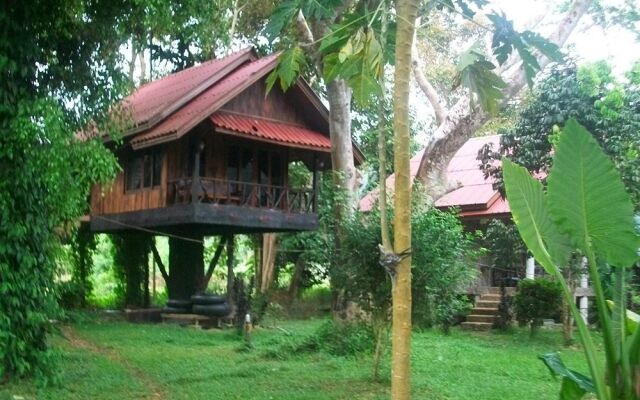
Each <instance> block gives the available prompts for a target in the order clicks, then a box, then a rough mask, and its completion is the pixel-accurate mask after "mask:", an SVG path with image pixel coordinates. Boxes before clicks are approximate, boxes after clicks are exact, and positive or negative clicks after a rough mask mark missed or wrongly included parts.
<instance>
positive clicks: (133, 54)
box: [129, 36, 138, 86]
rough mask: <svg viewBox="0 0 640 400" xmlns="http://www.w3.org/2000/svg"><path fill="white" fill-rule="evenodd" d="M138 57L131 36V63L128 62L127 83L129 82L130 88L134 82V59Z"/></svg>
mask: <svg viewBox="0 0 640 400" xmlns="http://www.w3.org/2000/svg"><path fill="white" fill-rule="evenodd" d="M137 57H138V52H137V51H136V43H135V39H134V38H133V36H132V37H131V61H130V62H129V81H130V82H131V86H133V85H134V84H133V82H134V78H135V76H134V74H135V70H136V58H137Z"/></svg>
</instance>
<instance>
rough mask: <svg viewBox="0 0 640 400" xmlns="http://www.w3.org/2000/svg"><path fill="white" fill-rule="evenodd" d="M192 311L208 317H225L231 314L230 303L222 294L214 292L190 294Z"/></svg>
mask: <svg viewBox="0 0 640 400" xmlns="http://www.w3.org/2000/svg"><path fill="white" fill-rule="evenodd" d="M191 302H192V303H193V313H194V314H199V315H207V316H209V317H226V316H227V315H229V314H231V305H230V304H229V303H227V300H226V299H225V298H224V297H223V296H219V295H215V294H194V295H193V296H191Z"/></svg>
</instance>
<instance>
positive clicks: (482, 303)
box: [476, 300, 500, 310]
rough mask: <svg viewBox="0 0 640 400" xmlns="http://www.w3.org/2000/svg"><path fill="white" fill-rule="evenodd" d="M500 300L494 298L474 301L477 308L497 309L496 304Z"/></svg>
mask: <svg viewBox="0 0 640 400" xmlns="http://www.w3.org/2000/svg"><path fill="white" fill-rule="evenodd" d="M499 304H500V301H495V300H478V302H477V303H476V307H477V308H493V309H494V310H497V309H498V305H499Z"/></svg>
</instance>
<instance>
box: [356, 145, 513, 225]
mask: <svg viewBox="0 0 640 400" xmlns="http://www.w3.org/2000/svg"><path fill="white" fill-rule="evenodd" d="M489 143H491V144H493V146H494V148H496V147H497V146H499V145H500V136H499V135H492V136H483V137H477V138H472V139H469V140H468V141H467V142H466V143H465V144H464V145H463V146H462V147H461V148H460V149H459V150H458V151H457V152H456V154H455V155H454V156H453V158H452V159H451V161H450V162H449V165H448V166H447V180H448V183H449V184H450V185H452V186H454V187H456V189H454V190H453V191H451V192H449V193H447V194H445V195H444V196H442V197H440V198H439V199H437V200H436V202H435V206H436V207H438V208H451V207H457V208H459V209H460V216H461V217H480V216H498V215H504V214H508V213H510V210H509V203H508V202H507V201H506V200H505V199H503V198H502V196H501V195H500V193H499V192H498V191H497V190H495V189H494V188H493V183H494V179H493V178H491V177H489V178H487V179H485V178H484V173H483V172H482V170H480V166H479V164H480V162H479V161H478V159H477V157H478V151H479V150H480V148H482V146H484V145H485V144H489ZM422 154H423V151H421V152H419V153H418V154H417V155H416V156H414V157H413V158H412V159H411V178H412V179H415V177H416V175H417V173H418V167H419V165H420V160H421V159H422ZM394 182H395V176H394V175H391V176H389V178H387V181H386V185H387V188H391V189H392V188H393V184H394ZM376 197H377V195H376V193H375V192H372V193H369V194H367V195H366V196H365V197H364V198H363V199H362V200H360V210H362V211H370V210H371V209H372V208H373V205H374V203H375V201H376Z"/></svg>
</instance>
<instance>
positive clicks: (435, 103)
mask: <svg viewBox="0 0 640 400" xmlns="http://www.w3.org/2000/svg"><path fill="white" fill-rule="evenodd" d="M418 26H420V18H418V19H417V20H416V30H415V31H414V35H413V46H412V47H411V70H412V71H413V77H414V78H415V80H416V83H417V84H418V87H419V88H420V90H422V93H424V95H425V96H427V99H428V100H429V103H431V107H432V108H433V111H434V113H435V115H436V123H437V124H438V125H440V124H442V122H443V121H444V119H445V118H446V117H447V110H446V109H445V108H444V106H443V104H442V103H441V102H440V96H438V92H437V91H436V89H435V88H434V87H433V85H432V84H431V82H429V80H428V79H427V77H426V76H425V75H424V73H423V72H422V71H423V69H424V66H423V65H422V63H421V62H420V58H419V57H418V46H417V45H416V43H417V32H418Z"/></svg>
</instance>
